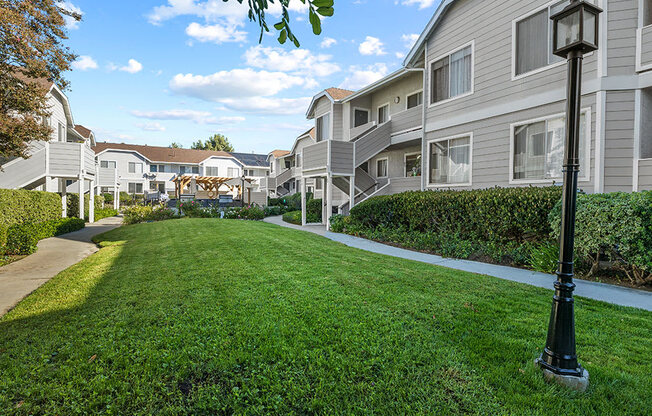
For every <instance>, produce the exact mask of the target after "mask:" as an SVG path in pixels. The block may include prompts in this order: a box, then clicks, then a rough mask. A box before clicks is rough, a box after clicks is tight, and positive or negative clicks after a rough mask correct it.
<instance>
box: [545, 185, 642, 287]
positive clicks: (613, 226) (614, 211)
mask: <svg viewBox="0 0 652 416" xmlns="http://www.w3.org/2000/svg"><path fill="white" fill-rule="evenodd" d="M549 219H550V224H551V227H552V229H553V232H552V234H551V235H552V237H553V238H554V239H555V240H557V239H559V233H560V227H561V202H560V203H559V204H557V205H556V206H555V207H554V209H553V210H552V212H551V213H550V216H549ZM575 254H576V256H578V257H579V260H580V261H582V262H585V263H586V264H588V265H590V270H589V272H588V274H589V275H592V274H594V273H595V272H597V271H598V269H599V268H600V260H601V259H606V260H608V261H610V262H612V264H613V265H615V266H616V268H618V269H619V270H621V271H622V272H623V273H624V274H625V275H626V276H627V278H628V280H629V281H630V282H631V283H633V284H636V285H644V284H652V192H651V191H645V192H635V193H624V192H617V193H611V194H592V195H582V194H581V195H578V197H577V212H576V221H575Z"/></svg>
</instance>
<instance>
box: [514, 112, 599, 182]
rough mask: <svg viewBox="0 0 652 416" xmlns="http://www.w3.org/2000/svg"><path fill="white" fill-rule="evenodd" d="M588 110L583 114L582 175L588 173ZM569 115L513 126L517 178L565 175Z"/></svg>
mask: <svg viewBox="0 0 652 416" xmlns="http://www.w3.org/2000/svg"><path fill="white" fill-rule="evenodd" d="M588 114H589V113H588V110H587V111H584V112H583V113H582V115H581V117H580V154H579V156H580V177H582V178H585V177H586V176H587V175H586V173H587V169H586V168H587V166H586V154H587V151H586V145H587V143H588V140H587V139H588V137H587V133H589V132H590V129H589V128H588V122H589V118H590V117H589V115H588ZM565 134H566V117H565V116H563V115H561V116H553V117H549V118H548V119H545V120H539V121H535V122H530V123H523V124H520V125H514V126H512V143H513V148H512V149H513V156H512V157H513V159H512V162H513V169H512V179H513V180H515V181H525V182H528V181H548V180H553V179H561V178H562V165H563V162H564V140H565Z"/></svg>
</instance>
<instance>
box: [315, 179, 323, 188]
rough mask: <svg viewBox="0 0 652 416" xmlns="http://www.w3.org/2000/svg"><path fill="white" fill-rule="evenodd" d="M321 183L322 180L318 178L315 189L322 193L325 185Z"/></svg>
mask: <svg viewBox="0 0 652 416" xmlns="http://www.w3.org/2000/svg"><path fill="white" fill-rule="evenodd" d="M321 181H322V179H321V178H316V179H315V189H316V190H318V191H321V190H322V188H323V184H322V182H321Z"/></svg>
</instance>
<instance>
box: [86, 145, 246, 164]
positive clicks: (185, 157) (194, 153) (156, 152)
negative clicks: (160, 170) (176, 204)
mask: <svg viewBox="0 0 652 416" xmlns="http://www.w3.org/2000/svg"><path fill="white" fill-rule="evenodd" d="M93 150H94V151H95V154H96V155H97V154H99V153H102V152H104V151H106V150H122V151H131V152H134V153H138V154H140V155H142V156H143V157H145V158H146V159H148V160H150V161H151V162H163V163H191V164H198V163H201V162H203V161H204V160H206V159H209V158H211V157H214V156H216V157H227V158H232V159H235V157H234V156H231V154H229V153H227V152H215V151H212V150H193V149H178V148H170V147H158V146H142V145H136V144H125V143H106V142H103V143H97V144H96V145H95V146H93Z"/></svg>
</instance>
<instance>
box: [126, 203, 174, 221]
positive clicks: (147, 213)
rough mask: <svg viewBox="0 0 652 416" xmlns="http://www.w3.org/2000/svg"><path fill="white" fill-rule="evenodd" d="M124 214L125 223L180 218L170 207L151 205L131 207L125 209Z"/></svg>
mask: <svg viewBox="0 0 652 416" xmlns="http://www.w3.org/2000/svg"><path fill="white" fill-rule="evenodd" d="M123 215H124V217H123V223H124V224H125V225H130V224H138V223H141V222H150V221H163V220H171V219H174V218H179V216H178V215H177V213H176V212H175V211H173V210H171V209H169V208H164V207H151V206H133V207H129V208H126V209H125V210H124V212H123Z"/></svg>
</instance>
